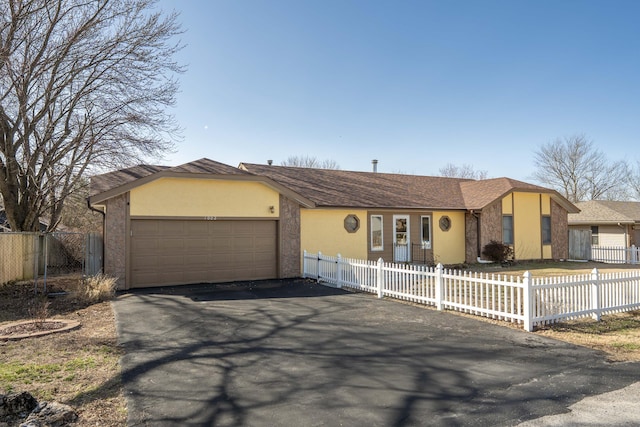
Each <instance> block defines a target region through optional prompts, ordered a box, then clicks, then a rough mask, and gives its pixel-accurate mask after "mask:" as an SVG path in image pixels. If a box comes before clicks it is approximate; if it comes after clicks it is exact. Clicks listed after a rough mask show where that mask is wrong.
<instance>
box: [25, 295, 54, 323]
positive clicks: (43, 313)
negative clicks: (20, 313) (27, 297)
mask: <svg viewBox="0 0 640 427" xmlns="http://www.w3.org/2000/svg"><path fill="white" fill-rule="evenodd" d="M49 305H50V302H49V299H48V298H47V297H46V296H35V297H34V298H33V299H32V300H31V301H30V302H29V307H28V309H27V311H28V313H29V316H30V317H31V318H32V319H33V323H34V324H35V325H36V327H37V328H38V329H42V328H43V325H44V323H45V322H46V321H47V318H48V317H49Z"/></svg>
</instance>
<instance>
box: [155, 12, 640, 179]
mask: <svg viewBox="0 0 640 427" xmlns="http://www.w3.org/2000/svg"><path fill="white" fill-rule="evenodd" d="M159 6H160V7H161V8H162V9H164V10H167V11H168V10H176V11H177V12H179V13H180V18H179V20H180V22H181V23H182V26H183V28H184V30H185V31H186V32H185V33H184V34H183V35H182V36H181V40H182V42H183V43H184V44H186V47H185V48H184V50H183V51H182V52H181V53H180V55H179V56H178V57H177V59H178V61H179V62H181V63H183V64H185V65H186V66H187V68H188V71H187V72H186V73H185V74H183V75H181V76H180V77H179V78H180V82H181V92H180V94H179V96H178V99H177V105H176V108H175V110H174V113H175V115H176V118H177V120H178V122H179V124H180V125H181V126H182V127H183V129H184V132H183V135H184V140H183V141H181V142H180V143H178V144H177V146H176V152H175V153H172V154H169V155H167V156H166V158H165V159H164V162H162V163H164V164H167V165H178V164H181V163H186V162H189V161H192V160H196V159H199V158H202V157H208V158H211V159H214V160H217V161H221V162H223V163H227V164H230V165H234V166H236V165H237V164H239V163H240V162H251V163H266V161H267V160H268V159H273V161H274V163H275V164H280V162H282V161H283V160H285V159H286V158H287V157H289V156H312V157H316V158H318V159H319V160H324V159H331V160H334V161H336V162H337V163H338V164H339V165H340V167H341V169H347V170H364V171H369V170H371V159H374V158H376V159H378V160H379V165H378V170H379V171H380V172H402V173H413V174H421V175H437V174H439V169H440V168H442V167H444V166H445V165H446V164H447V163H453V164H456V165H463V164H470V165H472V166H473V167H474V168H475V169H476V170H485V171H487V172H488V175H489V176H490V177H500V176H508V177H511V178H515V179H521V180H531V179H530V176H531V174H532V173H533V171H534V162H533V153H534V152H535V151H536V150H538V149H539V147H540V146H541V145H542V144H545V143H548V142H550V141H552V140H554V139H556V138H559V137H565V136H571V135H574V134H584V135H586V136H587V137H588V138H589V139H591V140H592V141H593V142H594V145H595V147H596V148H597V149H599V150H601V151H603V152H605V153H606V154H607V156H608V158H610V159H611V160H621V159H627V160H629V161H630V162H635V161H636V160H640V150H638V136H639V135H640V117H639V113H640V25H638V17H639V16H640V2H638V1H618V0H609V1H607V0H602V1H588V0H553V1H546V0H536V1H533V0H531V1H525V0H508V1H507V0H503V1H494V0H482V1H480V0H477V1H472V0H467V1H460V0H441V1H428V0H420V1H411V0H409V1H403V0H397V1H391V0H389V1H373V0H371V1H364V0H358V1H354V0H335V1H334V0H314V1H311V0H223V1H222V0H207V1H205V0H202V1H196V0H161V1H160V2H159Z"/></svg>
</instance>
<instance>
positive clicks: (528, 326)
mask: <svg viewBox="0 0 640 427" xmlns="http://www.w3.org/2000/svg"><path fill="white" fill-rule="evenodd" d="M523 285H524V286H523V287H522V293H523V295H522V298H523V299H524V301H523V303H524V307H523V313H522V315H523V317H524V330H525V331H527V332H533V313H534V310H533V298H532V293H533V292H531V290H532V289H531V272H530V271H528V270H527V271H525V272H524V280H523Z"/></svg>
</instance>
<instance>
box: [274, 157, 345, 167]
mask: <svg viewBox="0 0 640 427" xmlns="http://www.w3.org/2000/svg"><path fill="white" fill-rule="evenodd" d="M280 164H281V165H282V166H293V167H298V168H316V169H340V165H338V163H337V162H336V161H335V160H331V159H327V160H318V159H317V158H316V157H310V156H289V157H288V158H287V160H285V161H283V162H282V163H280Z"/></svg>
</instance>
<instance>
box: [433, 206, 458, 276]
mask: <svg viewBox="0 0 640 427" xmlns="http://www.w3.org/2000/svg"><path fill="white" fill-rule="evenodd" d="M443 216H448V217H449V218H450V219H451V228H450V229H449V230H448V231H443V230H442V229H441V228H440V219H441V218H442V217H443ZM431 228H432V229H433V259H434V262H435V263H436V264H437V263H441V264H462V263H463V262H464V261H465V239H466V237H465V213H464V212H459V211H451V212H447V211H439V212H434V213H433V223H432V227H431Z"/></svg>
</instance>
